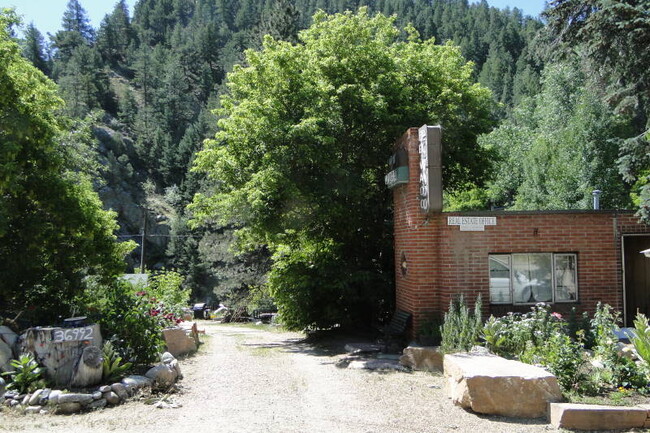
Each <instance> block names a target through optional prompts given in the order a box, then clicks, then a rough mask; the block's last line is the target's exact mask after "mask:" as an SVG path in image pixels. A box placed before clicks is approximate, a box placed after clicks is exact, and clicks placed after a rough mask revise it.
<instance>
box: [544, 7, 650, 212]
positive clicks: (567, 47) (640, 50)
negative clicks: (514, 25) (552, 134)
mask: <svg viewBox="0 0 650 433" xmlns="http://www.w3.org/2000/svg"><path fill="white" fill-rule="evenodd" d="M649 10H650V1H648V0H633V1H623V0H613V1H612V0H554V1H552V2H549V8H548V9H547V10H546V12H545V15H546V18H547V19H548V24H549V29H550V31H551V33H552V34H553V36H554V42H555V43H554V45H552V48H553V50H554V51H555V52H560V53H572V52H574V51H575V49H576V47H582V49H584V50H585V51H586V55H587V56H588V57H589V58H590V59H591V61H592V67H593V68H594V70H598V71H599V73H600V74H601V75H602V76H603V78H604V79H605V80H607V81H608V82H609V83H611V85H610V87H609V89H608V92H607V94H606V95H605V96H606V98H607V101H608V102H610V103H611V104H612V105H613V106H614V107H615V108H616V110H617V111H618V112H622V113H631V114H632V115H633V122H632V125H633V127H634V131H635V134H633V136H631V137H628V138H627V139H626V140H625V141H624V142H623V143H622V146H621V158H620V159H619V166H620V170H621V173H622V174H623V175H624V176H625V178H626V179H627V180H628V181H632V182H635V181H636V182H637V185H636V186H637V189H638V190H639V193H640V194H639V197H638V200H637V204H638V206H639V207H640V212H639V215H640V216H641V217H642V218H643V219H644V220H645V221H646V222H650V177H649V176H648V175H649V174H650V122H649V119H650V52H649V51H648V49H647V47H648V46H650V14H648V11H649ZM558 47H559V48H561V49H558Z"/></svg>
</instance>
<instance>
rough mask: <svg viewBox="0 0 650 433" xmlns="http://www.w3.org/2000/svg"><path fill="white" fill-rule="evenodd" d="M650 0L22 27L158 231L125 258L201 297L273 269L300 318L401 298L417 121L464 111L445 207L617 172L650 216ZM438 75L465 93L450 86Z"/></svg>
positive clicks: (512, 202) (414, 5)
mask: <svg viewBox="0 0 650 433" xmlns="http://www.w3.org/2000/svg"><path fill="white" fill-rule="evenodd" d="M360 7H364V8H366V9H363V10H364V12H361V13H358V14H357V12H358V11H359V8H360ZM649 9H650V5H649V4H648V1H647V0H639V1H634V2H619V1H616V2H605V1H604V0H597V1H589V2H588V1H568V0H555V1H552V2H550V4H549V9H548V10H547V11H546V13H545V16H544V19H543V20H540V19H538V18H531V17H527V16H524V15H523V14H522V12H521V11H520V10H518V9H505V10H499V9H496V8H493V7H490V6H489V5H488V4H487V3H486V2H485V1H482V2H480V3H470V2H468V1H466V0H374V1H373V0H347V1H342V0H266V1H255V0H140V1H138V2H137V3H136V5H135V8H134V11H133V13H132V14H131V13H130V11H129V9H128V7H127V5H126V3H125V2H124V0H120V1H118V2H116V4H115V7H114V9H113V11H112V12H111V13H110V14H108V15H106V17H105V18H104V20H103V21H102V23H101V25H100V26H99V28H92V27H91V26H90V25H89V19H88V16H87V14H86V12H85V10H84V9H83V7H82V3H80V2H79V1H78V0H70V1H69V3H68V6H67V10H66V12H65V14H64V15H63V17H62V20H61V30H60V31H58V32H56V34H54V35H50V37H49V38H46V37H44V36H43V35H42V34H41V33H40V32H39V31H38V29H37V28H35V27H34V26H33V25H25V26H24V27H23V30H22V32H21V33H20V35H21V36H20V38H17V39H19V43H20V47H21V49H22V55H23V56H24V58H25V59H27V60H28V61H29V62H31V64H32V65H33V66H34V67H35V68H36V69H38V70H39V71H40V73H42V74H44V75H47V76H48V77H50V78H51V79H52V80H54V81H55V82H56V83H57V85H58V86H57V87H58V95H59V96H60V97H61V98H62V99H63V100H64V101H65V105H64V106H62V107H61V108H58V110H59V112H61V113H62V114H64V115H65V116H66V117H67V118H69V119H70V121H69V125H67V126H66V127H64V128H62V135H61V136H62V138H61V139H60V140H61V142H62V143H67V142H70V143H71V144H70V146H69V147H70V148H75V149H78V152H77V153H75V155H76V156H74V158H76V159H77V160H76V162H75V163H74V164H78V163H83V164H82V166H83V165H85V166H86V169H85V170H86V173H87V176H88V179H92V186H93V187H94V189H95V191H97V193H98V194H99V197H100V198H101V201H102V202H103V207H104V209H111V210H112V211H113V212H115V213H116V217H117V222H118V224H119V228H118V229H117V230H116V235H117V237H118V239H120V240H123V241H126V240H132V241H135V242H137V243H138V244H140V248H137V249H135V250H133V252H132V253H131V255H130V256H129V258H128V261H127V262H128V263H127V267H128V268H129V269H134V268H137V267H139V266H140V265H141V263H142V264H144V266H145V268H148V269H161V268H171V269H176V270H178V271H179V272H180V273H181V274H183V275H185V281H184V283H183V285H184V287H186V288H190V289H191V290H192V296H193V298H194V299H196V300H197V301H200V300H206V299H208V298H212V299H220V300H225V301H226V302H229V303H232V304H237V303H239V302H242V303H249V302H253V303H254V304H255V305H257V306H269V305H270V304H271V303H272V300H271V299H270V294H269V288H271V291H272V293H273V294H274V295H275V300H276V301H278V302H279V303H280V304H281V305H280V308H281V310H282V308H285V310H284V313H285V316H286V317H287V318H288V320H289V321H290V322H291V324H293V325H294V326H295V327H304V326H317V325H318V326H321V325H322V326H326V325H327V324H331V323H338V322H341V321H342V320H343V319H345V318H350V317H355V316H358V314H357V313H358V312H359V311H373V312H374V314H375V316H379V315H380V314H381V313H380V310H390V309H391V308H392V306H391V305H390V303H391V302H392V301H391V296H390V290H391V286H392V278H393V277H392V272H393V264H392V252H391V214H390V197H389V195H390V194H389V193H388V191H387V190H385V189H384V188H383V185H382V175H383V173H384V172H385V171H386V168H387V165H386V160H387V158H388V156H389V155H390V144H391V142H392V141H393V140H394V138H396V137H397V136H399V135H400V134H401V133H402V132H403V130H404V129H405V128H406V127H407V126H419V125H421V124H423V123H426V122H430V123H431V122H442V123H443V125H445V127H446V128H448V130H447V132H446V134H445V137H446V140H447V141H446V146H447V148H448V149H449V152H448V154H447V156H446V157H447V161H446V169H447V172H446V173H445V176H446V181H447V183H446V187H447V190H446V192H447V196H446V197H447V201H446V205H447V208H448V209H490V208H505V209H559V208H572V209H573V208H587V207H588V203H589V200H590V197H591V191H592V190H594V189H601V190H603V196H602V197H603V198H602V202H603V205H604V206H605V207H610V208H638V209H641V214H642V216H643V217H644V218H646V219H647V218H649V217H648V215H649V213H648V209H650V207H649V206H650V187H648V185H647V184H648V175H649V174H650V171H649V166H648V164H649V160H648V155H649V154H650V152H648V108H647V107H648V94H649V93H648V89H649V85H650V81H649V77H648V70H650V68H649V66H650V59H648V53H647V49H646V47H647V46H648V42H650V41H648V38H649V37H650V36H649V35H650V18H649V17H648V14H647V11H648V10H649ZM319 10H322V11H323V12H317V11H319ZM346 11H352V12H353V13H349V12H346ZM337 13H344V15H336V17H337V18H330V15H331V14H337ZM328 14H329V15H328ZM376 14H382V15H378V16H377V15H376ZM389 16H394V18H393V19H392V21H391V19H388V18H385V17H389ZM344 17H347V19H348V20H352V21H354V20H357V22H356V27H354V26H353V27H354V28H355V29H357V30H359V31H360V33H359V34H357V33H355V30H353V29H352V28H348V27H346V25H348V24H345V19H346V18H344ZM352 21H351V22H352ZM4 26H5V27H7V28H10V27H11V24H9V23H5V24H4ZM337 26H341V27H337ZM305 29H308V30H306V31H305ZM332 29H338V31H340V32H341V34H338V35H337V34H335V33H333V32H332ZM360 29H361V30H363V31H361V30H360ZM345 32H347V33H345ZM9 34H10V33H8V35H9ZM14 35H15V33H14ZM266 35H268V36H266ZM7 37H8V38H10V36H7ZM368 38H370V39H368ZM382 44H383V45H382ZM616 47H624V49H623V51H621V50H619V49H618V48H616ZM247 50H248V51H247ZM346 50H347V51H346ZM461 56H462V57H461ZM439 59H444V62H443V61H440V62H439V63H436V62H438V61H439ZM466 61H469V62H470V63H465V62H466ZM238 65H241V66H238ZM450 65H453V66H450ZM436 68H438V69H436ZM432 71H439V73H440V75H435V74H433V73H432ZM453 74H458V75H457V76H456V78H455V81H454V80H452V81H453V82H451V81H445V80H447V78H443V77H447V76H448V75H449V76H453ZM474 82H477V83H479V85H475V84H473V83H474ZM436 86H438V87H436ZM454 86H456V87H454ZM440 88H453V89H454V92H455V93H454V94H455V95H457V96H458V95H466V96H464V97H463V98H461V99H459V100H454V99H453V97H451V96H449V98H450V99H449V100H447V101H445V103H446V105H445V106H442V105H440V104H441V103H442V102H441V101H442V99H440V95H441V94H440V93H438V92H439V89H440ZM486 95H491V96H486ZM437 104H438V105H437ZM64 131H75V133H74V134H68V135H66V134H65V133H64ZM481 134H482V135H481ZM479 135H480V136H479ZM206 139H209V141H208V142H207V143H206V145H205V146H204V145H203V142H204V140H206ZM66 140H67V141H66ZM64 147H65V146H64ZM66 148H68V147H66ZM202 149H203V150H202ZM201 150H202V152H201V153H200V154H198V155H200V156H199V157H198V159H197V152H199V151H201ZM69 158H73V157H68V159H69ZM64 159H65V158H64ZM2 161H4V159H3V160H2ZM71 166H72V165H71ZM90 184H91V181H90V180H88V182H87V183H86V185H87V186H89V185H90ZM0 185H2V184H0ZM3 194H4V192H3ZM195 197H197V198H195ZM192 203H193V204H192ZM0 211H1V212H5V210H4V209H1V210H0ZM102 212H103V211H102ZM0 216H2V218H0V224H4V221H5V218H4V214H2V213H0ZM25 223H26V222H25ZM34 224H36V223H34ZM2 227H3V225H0V233H2ZM103 227H104V229H105V230H106V227H109V228H110V230H109V231H111V230H113V228H114V226H111V225H110V224H109V225H105V226H103ZM3 236H4V234H3ZM45 245H47V244H43V248H45V247H44V246H45ZM35 276H36V275H35ZM321 287H327V289H326V290H325V289H323V290H321V289H320V288H321ZM305 288H307V289H305ZM298 293H302V294H303V295H304V296H305V299H303V300H296V299H295V296H296V294H298ZM370 294H372V296H370ZM321 295H322V297H319V296H321ZM360 299H368V300H370V301H371V303H372V306H371V307H372V308H370V309H368V308H367V305H366V303H364V302H365V301H364V302H358V301H359V300H360ZM333 300H334V301H335V302H332V301H333ZM296 302H298V303H300V304H301V305H311V306H314V305H316V304H318V305H323V304H328V305H326V306H327V308H328V311H322V310H321V311H316V312H315V314H317V315H318V316H319V317H318V318H319V320H314V317H307V316H300V314H301V313H300V311H303V310H302V309H300V308H295V306H296V304H295V303H296ZM309 308H311V307H309ZM314 308H315V307H314ZM315 309H316V310H318V309H317V308H315ZM292 314H295V316H292ZM320 319H323V320H322V321H321V320H320Z"/></svg>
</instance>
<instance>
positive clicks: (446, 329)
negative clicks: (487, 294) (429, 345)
mask: <svg viewBox="0 0 650 433" xmlns="http://www.w3.org/2000/svg"><path fill="white" fill-rule="evenodd" d="M481 307H482V305H481V297H480V296H479V297H478V298H477V299H476V302H475V304H474V312H473V313H472V312H471V311H470V309H469V308H468V307H467V305H466V304H465V299H464V298H463V295H462V294H461V295H460V296H459V297H457V298H454V299H452V300H451V301H450V302H449V310H448V311H447V312H446V313H445V316H444V321H443V324H442V329H441V334H442V341H441V344H440V348H441V350H442V351H443V352H444V353H453V352H463V351H465V352H467V351H469V350H470V349H471V348H472V346H474V345H475V344H476V343H477V342H478V340H479V337H480V336H481V330H482V329H483V322H482V320H481Z"/></svg>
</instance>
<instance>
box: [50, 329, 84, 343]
mask: <svg viewBox="0 0 650 433" xmlns="http://www.w3.org/2000/svg"><path fill="white" fill-rule="evenodd" d="M92 339H93V328H92V327H90V326H87V327H84V328H70V329H55V330H54V335H53V336H52V341H53V342H55V343H60V342H62V341H79V340H92Z"/></svg>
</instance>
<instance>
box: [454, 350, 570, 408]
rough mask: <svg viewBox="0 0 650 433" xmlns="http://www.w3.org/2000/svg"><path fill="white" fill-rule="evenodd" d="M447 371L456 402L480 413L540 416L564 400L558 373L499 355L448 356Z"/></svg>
mask: <svg viewBox="0 0 650 433" xmlns="http://www.w3.org/2000/svg"><path fill="white" fill-rule="evenodd" d="M444 372H445V377H446V378H447V384H448V387H449V395H450V397H451V399H452V400H453V402H454V404H456V405H459V406H461V407H463V408H465V409H471V410H473V411H474V412H477V413H484V414H491V415H502V416H509V417H520V418H539V417H543V416H546V414H547V410H548V409H547V408H548V403H549V402H557V401H561V400H562V392H561V390H560V387H559V385H558V383H557V379H556V378H555V376H554V375H552V374H551V373H549V372H548V371H546V370H544V369H542V368H539V367H535V366H533V365H529V364H524V363H522V362H518V361H512V360H508V359H505V358H501V357H499V356H495V355H485V354H468V353H456V354H450V355H445V357H444Z"/></svg>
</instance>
